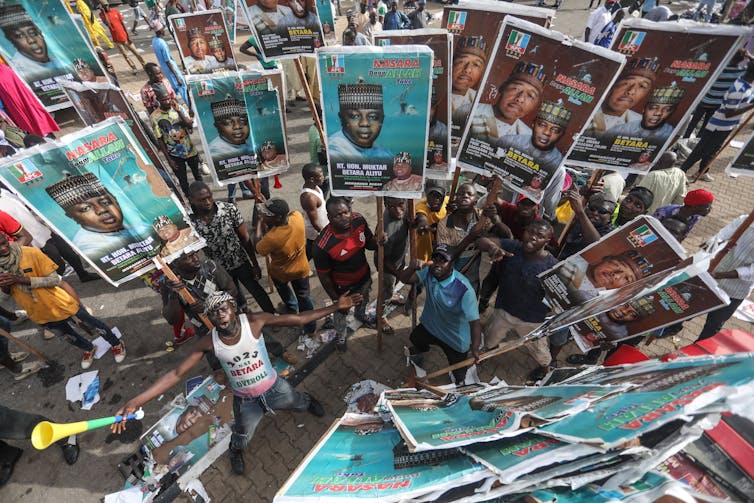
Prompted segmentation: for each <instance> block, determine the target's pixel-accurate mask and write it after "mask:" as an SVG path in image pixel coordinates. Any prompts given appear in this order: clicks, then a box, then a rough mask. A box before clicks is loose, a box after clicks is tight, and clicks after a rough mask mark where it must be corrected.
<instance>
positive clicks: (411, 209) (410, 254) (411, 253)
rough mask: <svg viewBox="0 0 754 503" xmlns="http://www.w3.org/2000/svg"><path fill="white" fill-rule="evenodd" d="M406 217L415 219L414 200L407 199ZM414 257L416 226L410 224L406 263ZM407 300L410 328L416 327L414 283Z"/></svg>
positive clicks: (411, 219)
mask: <svg viewBox="0 0 754 503" xmlns="http://www.w3.org/2000/svg"><path fill="white" fill-rule="evenodd" d="M408 217H409V219H410V221H411V222H413V221H414V220H416V206H415V205H414V200H413V199H409V200H408ZM415 258H417V257H416V228H415V227H414V226H413V225H412V226H411V227H409V230H408V263H409V264H411V263H412V262H413V260H414V259H415ZM409 302H411V330H413V329H415V328H416V321H417V315H416V285H413V284H412V285H411V291H410V292H409Z"/></svg>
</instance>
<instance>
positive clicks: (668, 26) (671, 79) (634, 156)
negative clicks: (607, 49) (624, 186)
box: [567, 19, 750, 173]
mask: <svg viewBox="0 0 754 503" xmlns="http://www.w3.org/2000/svg"><path fill="white" fill-rule="evenodd" d="M749 33H750V30H749V28H746V27H737V26H730V25H705V24H701V23H689V24H686V23H683V24H679V23H653V22H650V21H646V20H643V19H629V20H628V21H624V22H623V23H622V24H621V25H620V29H619V30H618V32H617V33H616V35H615V37H614V38H613V46H612V49H613V50H614V51H616V52H619V53H620V54H623V55H625V57H626V64H625V66H624V67H623V71H622V72H621V74H620V76H619V77H618V79H617V80H616V81H615V84H613V86H612V87H611V88H610V90H609V91H608V92H607V94H606V96H605V99H604V100H603V101H602V104H601V106H600V109H599V110H598V111H597V113H595V114H594V117H593V118H592V121H591V123H590V124H589V125H588V126H587V128H586V129H585V130H584V133H583V134H582V135H581V137H580V138H579V141H578V142H577V143H576V145H575V146H574V149H573V150H572V151H571V153H570V155H569V156H568V160H567V163H568V164H569V165H574V166H583V167H586V168H595V169H605V168H608V169H609V168H621V169H623V170H625V171H627V172H631V173H646V172H648V171H649V169H650V168H651V167H652V165H653V164H654V163H655V161H656V160H657V159H659V157H660V155H662V153H663V152H664V151H665V149H666V148H667V146H668V145H670V143H671V142H672V141H673V138H674V137H675V136H676V135H677V134H680V133H681V132H682V131H678V133H676V130H677V129H678V128H679V127H680V126H684V119H685V117H686V115H687V114H689V113H692V112H693V110H694V109H695V108H696V105H697V103H698V102H699V101H700V100H701V99H702V97H703V96H704V94H705V93H706V91H707V88H708V87H709V86H710V85H712V83H713V82H714V81H715V79H716V78H717V76H718V74H719V73H720V72H721V71H722V69H723V67H724V66H725V62H726V61H728V60H729V59H730V57H731V56H732V55H733V53H734V52H735V51H736V50H738V48H739V47H740V46H741V44H742V42H743V37H744V36H748V35H749Z"/></svg>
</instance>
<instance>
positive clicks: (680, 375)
mask: <svg viewBox="0 0 754 503" xmlns="http://www.w3.org/2000/svg"><path fill="white" fill-rule="evenodd" d="M752 364H754V356H753V355H752V354H750V353H738V354H732V355H724V356H719V355H716V356H711V357H706V356H704V357H694V358H682V359H678V360H674V361H671V362H661V361H658V360H649V361H646V362H639V363H635V364H632V365H625V366H622V367H609V368H606V369H604V372H601V373H599V374H601V377H600V378H597V379H589V377H587V378H586V379H581V380H580V382H590V383H592V384H602V385H622V384H631V385H632V386H633V387H632V388H630V389H629V390H628V391H625V392H622V393H620V394H616V395H612V396H610V397H607V398H605V399H604V400H601V401H598V402H594V403H592V404H591V406H590V407H589V409H587V410H585V411H582V412H580V413H579V414H577V415H575V416H570V417H566V418H564V419H562V420H561V421H558V422H555V423H551V424H548V425H545V426H542V427H539V428H537V429H536V433H539V434H541V435H545V436H548V437H554V438H558V439H560V440H564V441H566V442H580V443H590V444H593V445H597V446H600V447H603V448H607V449H609V448H613V447H616V446H619V445H621V444H623V443H624V442H626V441H628V440H631V439H633V438H636V437H638V436H641V435H643V434H644V433H646V432H649V431H652V430H655V429H657V428H659V427H660V426H662V425H664V424H666V423H669V422H671V421H674V420H677V419H682V418H688V417H689V416H690V415H693V414H697V413H701V412H703V411H704V410H705V408H707V407H710V406H713V407H714V410H716V411H720V410H731V407H734V406H735V407H736V408H738V410H747V407H749V408H750V407H751V406H752V397H754V394H752V388H753V387H754V383H752V381H754V375H752V373H751V365H752Z"/></svg>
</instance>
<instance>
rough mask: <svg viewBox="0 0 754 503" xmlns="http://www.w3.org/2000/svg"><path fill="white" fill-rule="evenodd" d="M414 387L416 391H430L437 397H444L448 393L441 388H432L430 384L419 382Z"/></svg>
mask: <svg viewBox="0 0 754 503" xmlns="http://www.w3.org/2000/svg"><path fill="white" fill-rule="evenodd" d="M415 387H416V389H426V390H427V391H431V392H432V393H434V394H435V395H437V396H445V395H447V394H448V393H449V392H448V391H445V390H444V389H442V388H438V387H437V386H432V385H431V384H428V383H425V382H421V381H419V382H417V383H416V386H415Z"/></svg>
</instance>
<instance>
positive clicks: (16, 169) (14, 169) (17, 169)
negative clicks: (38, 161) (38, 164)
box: [10, 162, 42, 184]
mask: <svg viewBox="0 0 754 503" xmlns="http://www.w3.org/2000/svg"><path fill="white" fill-rule="evenodd" d="M10 172H11V173H13V176H15V177H16V180H18V181H19V182H20V183H23V184H27V183H31V182H33V181H34V180H38V179H41V178H42V172H41V171H40V170H39V169H37V168H34V167H31V166H25V165H24V164H23V163H21V162H19V163H16V164H14V165H13V166H11V167H10Z"/></svg>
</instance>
